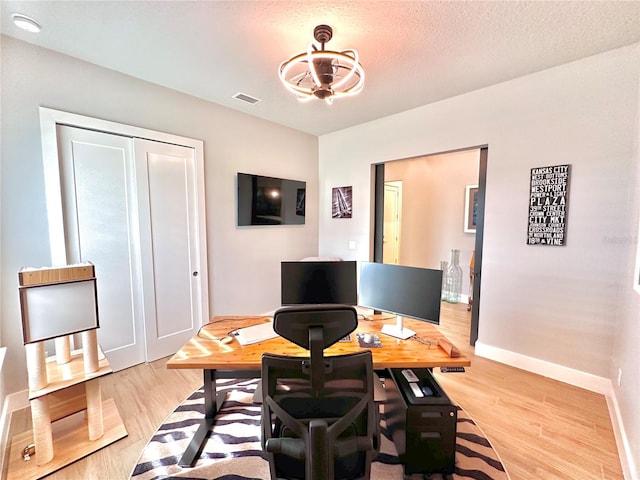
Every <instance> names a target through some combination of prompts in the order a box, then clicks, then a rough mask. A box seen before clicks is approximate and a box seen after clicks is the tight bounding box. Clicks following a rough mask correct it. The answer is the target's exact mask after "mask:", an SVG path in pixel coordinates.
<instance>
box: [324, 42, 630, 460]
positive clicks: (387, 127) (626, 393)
mask: <svg viewBox="0 0 640 480" xmlns="http://www.w3.org/2000/svg"><path fill="white" fill-rule="evenodd" d="M639 50H640V45H639V44H635V45H633V46H629V47H625V48H621V49H616V50H612V51H610V52H607V53H604V54H601V55H597V56H593V57H589V58H586V59H583V60H580V61H577V62H573V63H570V64H567V65H563V66H560V67H557V68H553V69H549V70H546V71H543V72H539V73H536V74H532V75H528V76H526V77H522V78H519V79H515V80H513V81H509V82H505V83H502V84H499V85H495V86H492V87H488V88H485V89H482V90H478V91H475V92H471V93H469V94H466V95H461V96H458V97H455V98H451V99H448V100H444V101H442V102H438V103H435V104H431V105H427V106H423V107H420V108H417V109H414V110H410V111H407V112H404V113H401V114H398V115H394V116H390V117H386V118H383V119H380V120H377V121H373V122H369V123H367V124H363V125H360V126H357V127H353V128H350V129H345V130H342V131H340V132H336V133H333V134H329V135H324V136H322V137H320V147H319V152H320V194H321V196H320V227H319V228H320V254H329V253H330V254H335V255H347V254H349V256H350V257H352V258H355V259H360V260H366V259H368V258H369V255H370V245H369V241H368V238H369V232H370V227H371V216H370V215H369V214H368V212H369V211H370V207H371V164H373V163H380V162H385V161H389V160H394V159H400V158H408V157H414V156H419V155H425V154H430V153H437V152H444V151H450V150H455V149H460V148H465V147H471V146H475V145H483V144H487V145H488V148H489V150H488V171H487V189H486V211H485V234H484V250H483V255H484V257H483V271H482V297H481V303H480V305H481V306H480V326H479V341H478V344H482V345H484V346H486V347H488V348H486V349H485V351H489V352H502V353H505V356H507V357H509V356H511V358H520V359H530V360H531V362H532V363H533V364H536V363H537V364H541V365H542V364H544V365H548V366H550V367H551V370H553V371H558V370H559V371H560V372H561V374H563V375H564V374H567V375H570V374H571V373H572V372H576V373H577V375H578V377H580V378H581V381H585V380H586V381H588V379H590V378H593V379H594V382H595V383H596V384H598V385H600V386H602V385H603V384H609V379H611V376H612V372H613V371H615V372H617V368H618V366H623V368H624V369H625V372H628V373H625V375H628V377H627V378H628V380H629V381H630V382H634V381H635V382H636V383H637V379H638V375H639V373H638V371H639V370H640V365H639V363H638V357H637V353H633V351H632V348H631V345H634V346H635V349H636V351H637V345H638V343H639V340H640V339H639V338H638V326H637V324H638V310H637V306H638V302H637V299H636V298H635V297H632V295H631V293H628V290H629V277H630V276H629V274H628V273H629V271H628V270H629V269H628V268H626V265H627V263H628V262H629V258H630V254H629V251H630V250H634V251H635V243H637V238H636V239H635V240H634V241H629V242H624V241H619V239H624V238H629V235H630V232H631V230H632V229H631V230H630V228H629V224H630V223H632V224H636V225H637V223H636V222H637V217H636V218H634V219H631V218H630V212H629V208H628V207H627V202H628V201H629V199H630V198H635V199H636V201H637V194H636V195H635V196H632V195H631V194H630V192H631V191H634V188H635V189H637V188H638V187H637V185H636V184H634V179H635V178H636V174H635V165H634V163H633V162H634V161H637V152H636V151H634V145H636V143H635V142H636V140H635V139H636V138H637V135H638V128H637V115H638V92H639V88H638V81H639V78H638V72H639V68H640V61H639ZM635 148H636V149H637V147H635ZM634 155H635V157H634ZM565 163H568V164H571V165H572V172H571V175H572V178H571V184H570V193H569V207H568V221H567V222H568V223H567V228H568V231H567V237H566V238H567V245H566V246H564V247H550V246H528V245H526V234H525V232H526V228H527V202H528V193H529V174H530V169H531V168H533V167H540V166H548V165H559V164H565ZM338 184H340V185H349V184H351V185H353V192H354V216H353V219H352V220H351V221H350V222H348V223H347V222H336V221H333V220H332V219H331V215H330V211H329V206H330V204H329V202H328V201H327V199H326V194H327V192H328V191H329V190H330V188H331V186H332V185H338ZM323 195H324V197H323ZM631 220H633V222H631ZM635 228H636V230H635V232H637V226H636V227H635ZM354 239H360V242H359V243H358V245H357V247H358V248H357V249H356V250H353V251H349V250H347V245H348V241H349V240H354ZM621 292H625V293H624V294H621ZM627 297H631V298H630V299H628V298H627ZM623 299H626V300H624V303H625V304H626V305H628V306H627V307H626V313H621V312H620V309H619V304H620V302H621V300H623ZM629 316H632V317H634V319H633V320H631V319H629V318H628V317H629ZM631 324H633V325H631ZM618 328H622V329H623V330H624V331H623V332H619V331H618V332H617V330H618ZM627 334H628V335H629V336H631V339H629V340H626V336H627ZM614 344H616V345H617V344H624V348H623V349H622V350H621V351H619V352H616V355H615V356H614V357H613V360H612V356H613V354H614V348H613V347H614ZM477 351H478V349H477V348H476V352H477ZM631 390H632V389H631V388H630V389H629V390H623V389H620V390H619V391H618V393H619V394H620V396H621V397H620V398H619V402H620V406H621V409H622V410H623V411H622V414H621V418H622V420H623V422H624V425H625V426H627V430H628V436H629V438H630V439H631V440H632V441H633V442H634V445H633V446H634V447H635V450H633V452H634V455H635V457H636V463H637V458H638V452H640V448H638V443H637V438H638V429H639V428H640V427H639V425H640V412H639V411H638V409H637V401H638V395H634V393H633V392H632V391H631ZM633 390H635V387H634V389H633ZM636 393H637V392H636ZM633 402H635V405H636V407H635V408H633V407H632V406H631V405H633V404H634V403H633Z"/></svg>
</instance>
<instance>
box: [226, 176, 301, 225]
mask: <svg viewBox="0 0 640 480" xmlns="http://www.w3.org/2000/svg"><path fill="white" fill-rule="evenodd" d="M306 189H307V184H306V182H303V181H298V180H287V179H284V178H275V177H264V176H262V175H251V174H248V173H238V226H248V225H303V224H304V216H305V202H306Z"/></svg>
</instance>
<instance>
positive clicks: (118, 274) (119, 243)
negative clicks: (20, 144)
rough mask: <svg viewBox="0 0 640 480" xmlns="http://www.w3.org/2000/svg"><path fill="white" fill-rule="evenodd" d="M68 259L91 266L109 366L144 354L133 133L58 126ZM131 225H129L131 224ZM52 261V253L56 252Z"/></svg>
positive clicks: (131, 362) (138, 359)
mask: <svg viewBox="0 0 640 480" xmlns="http://www.w3.org/2000/svg"><path fill="white" fill-rule="evenodd" d="M57 137H58V148H59V155H58V161H59V165H58V168H59V174H60V188H61V191H60V195H61V197H62V210H63V211H62V220H63V224H64V233H65V235H64V236H65V239H64V244H65V247H66V259H58V261H63V262H64V261H66V262H68V263H75V262H85V261H89V262H92V263H93V264H94V265H95V269H96V278H97V288H98V310H99V320H100V328H99V329H98V341H99V343H100V346H101V347H102V349H103V350H104V351H105V354H106V356H107V358H108V359H109V362H110V363H111V366H112V368H113V369H114V370H120V369H122V368H126V367H129V366H132V365H136V364H138V363H142V362H144V360H145V351H144V334H143V317H142V312H143V310H142V301H141V289H140V284H141V281H140V279H141V269H140V258H139V253H138V252H139V250H140V248H139V238H138V235H137V225H136V224H135V223H134V221H133V219H137V205H136V196H135V183H134V178H135V170H134V159H133V141H132V139H131V138H127V137H122V136H119V135H111V134H106V133H102V132H94V131H91V130H84V129H81V128H74V127H68V126H60V125H59V126H58V127H57ZM132 227H133V228H132ZM54 261H55V259H54Z"/></svg>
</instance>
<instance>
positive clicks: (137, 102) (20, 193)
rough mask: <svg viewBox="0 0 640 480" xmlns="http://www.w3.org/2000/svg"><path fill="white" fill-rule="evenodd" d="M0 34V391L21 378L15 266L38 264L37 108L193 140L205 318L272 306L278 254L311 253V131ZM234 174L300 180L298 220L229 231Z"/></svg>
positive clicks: (314, 157) (44, 250)
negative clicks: (199, 169) (200, 196)
mask: <svg viewBox="0 0 640 480" xmlns="http://www.w3.org/2000/svg"><path fill="white" fill-rule="evenodd" d="M1 40H2V52H1V55H2V57H1V58H2V64H1V67H2V85H1V91H0V93H1V101H2V106H1V108H2V110H1V113H2V126H1V128H2V130H1V133H2V171H1V175H2V177H1V178H2V186H1V193H2V199H1V200H2V201H1V208H2V210H1V224H0V225H1V232H2V237H1V246H2V252H1V253H2V256H1V267H2V275H1V278H2V290H1V294H2V302H1V304H2V307H1V308H2V310H1V315H2V317H1V321H0V329H1V332H2V339H1V340H2V344H4V345H6V346H7V347H8V352H7V359H6V362H7V363H6V365H5V367H7V368H6V369H8V370H10V371H11V372H12V375H10V376H7V377H6V379H5V380H6V382H5V385H4V387H5V392H6V393H12V392H16V391H19V390H21V389H24V388H26V385H27V374H26V367H25V360H24V348H23V346H22V336H21V329H20V312H19V304H18V294H17V272H18V270H19V268H20V267H23V266H43V265H47V264H49V262H50V257H49V245H48V225H47V217H46V204H45V194H44V179H43V170H42V154H41V145H40V126H39V117H38V107H39V106H46V107H50V108H55V109H58V110H64V111H68V112H72V113H77V114H81V115H87V116H91V117H96V118H101V119H105V120H110V121H115V122H120V123H125V124H129V125H134V126H137V127H143V128H148V129H153V130H158V131H163V132H168V133H173V134H176V135H183V136H186V137H192V138H197V139H201V140H203V141H204V154H205V176H206V192H205V195H206V211H207V234H208V249H209V274H210V280H209V286H210V292H209V297H210V298H209V300H210V305H211V313H212V314H241V315H242V314H255V313H261V312H266V311H269V310H272V309H274V308H276V307H278V306H279V305H280V283H279V281H274V279H275V280H277V279H278V278H279V276H280V261H281V260H283V259H291V258H302V257H305V256H311V255H317V253H318V226H317V222H318V203H317V198H318V177H317V175H318V174H317V172H318V153H317V150H318V147H317V145H318V141H317V138H316V137H314V136H312V135H308V134H304V133H300V132H297V131H295V130H292V129H288V128H284V127H281V126H278V125H275V124H273V123H270V122H266V121H264V120H260V119H258V118H255V117H251V116H249V115H247V114H243V113H240V112H236V111H234V110H231V109H228V108H223V107H219V106H216V105H214V104H211V103H209V102H205V101H203V100H200V99H198V98H195V97H191V96H188V95H184V94H181V93H179V92H176V91H172V90H169V89H166V88H163V87H160V86H157V85H153V84H150V83H146V82H143V81H140V80H137V79H134V78H132V77H129V76H126V75H122V74H120V73H116V72H113V71H110V70H107V69H104V68H100V67H97V66H95V65H92V64H89V63H86V62H83V61H80V60H77V59H73V58H71V57H67V56H64V55H61V54H58V53H55V52H52V51H50V50H45V49H41V48H38V47H34V46H32V45H29V44H27V43H24V42H20V41H18V40H15V39H12V38H9V37H5V36H3V37H1ZM214 87H215V86H212V88H214ZM233 93H235V92H230V95H231V94H233ZM247 109H248V111H250V110H249V109H250V107H247ZM237 172H247V173H256V174H261V175H267V176H276V177H283V178H293V179H298V180H304V181H306V182H307V189H308V190H307V203H306V224H305V225H300V226H298V225H296V226H287V227H281V226H278V227H242V228H238V227H236V211H235V209H236V173H237Z"/></svg>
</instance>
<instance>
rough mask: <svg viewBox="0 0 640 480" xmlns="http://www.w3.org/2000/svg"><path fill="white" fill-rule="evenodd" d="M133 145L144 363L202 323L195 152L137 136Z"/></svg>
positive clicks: (167, 350) (185, 338)
mask: <svg viewBox="0 0 640 480" xmlns="http://www.w3.org/2000/svg"><path fill="white" fill-rule="evenodd" d="M134 144H135V157H136V176H137V199H138V205H139V212H140V217H139V221H140V237H141V243H142V245H143V246H144V248H143V249H142V278H143V280H142V285H143V290H144V291H143V298H144V310H145V319H146V323H145V335H146V345H147V361H152V360H156V359H158V358H161V357H164V356H167V355H171V354H173V353H175V352H176V351H177V350H179V349H180V347H182V345H183V344H184V343H185V342H187V341H188V340H189V339H190V338H191V337H192V336H194V335H195V334H196V333H197V330H198V328H199V326H200V325H201V317H202V301H201V298H202V294H203V292H201V291H200V285H201V282H200V278H199V275H200V265H199V258H200V254H199V250H198V247H199V243H198V239H199V232H198V210H197V205H198V202H197V195H196V192H197V189H196V178H197V176H196V173H197V172H196V161H195V151H194V149H193V148H189V147H182V146H177V145H171V144H167V143H160V142H152V141H148V140H141V139H137V138H136V139H134ZM204 294H205V295H206V294H207V293H206V292H204Z"/></svg>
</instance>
